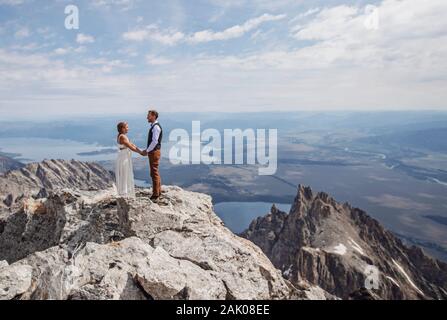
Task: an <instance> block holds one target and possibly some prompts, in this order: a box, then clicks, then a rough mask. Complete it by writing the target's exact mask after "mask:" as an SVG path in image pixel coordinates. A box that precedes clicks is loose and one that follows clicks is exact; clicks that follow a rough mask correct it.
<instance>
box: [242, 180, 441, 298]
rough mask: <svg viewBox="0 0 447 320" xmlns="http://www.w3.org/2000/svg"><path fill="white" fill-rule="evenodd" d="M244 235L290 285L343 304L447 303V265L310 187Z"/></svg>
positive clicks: (359, 211) (304, 188)
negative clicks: (317, 290) (303, 285)
mask: <svg viewBox="0 0 447 320" xmlns="http://www.w3.org/2000/svg"><path fill="white" fill-rule="evenodd" d="M242 236H243V237H245V238H247V239H249V240H251V241H253V242H254V243H255V244H257V245H258V246H259V247H261V248H262V250H263V251H264V253H266V255H267V256H268V257H269V258H270V259H271V261H272V262H273V264H274V265H275V266H276V267H278V268H280V269H281V270H282V271H283V273H284V276H285V277H286V278H287V279H289V280H290V281H291V282H292V283H295V284H296V283H299V282H300V281H303V280H306V281H308V282H310V283H312V284H314V285H317V286H320V287H321V288H323V289H325V290H326V291H328V292H329V293H331V294H334V295H336V296H338V297H341V298H343V299H349V298H352V299H357V298H361V297H364V298H368V299H369V298H371V299H373V298H374V299H376V298H377V299H446V298H447V264H445V263H443V262H441V261H438V260H435V259H432V258H430V257H428V256H426V255H425V254H424V253H423V252H422V250H421V249H420V248H417V247H412V248H408V247H406V246H405V245H403V243H402V242H401V241H400V240H399V239H398V238H396V237H395V236H394V235H393V234H392V233H390V232H388V231H386V230H385V229H384V228H383V227H382V226H381V225H380V224H379V223H378V222H377V221H376V220H374V219H372V218H371V217H369V216H368V215H367V214H366V213H365V212H363V211H362V210H360V209H357V208H352V207H351V206H350V205H349V204H347V203H345V204H340V203H337V202H336V201H335V200H334V199H333V198H331V197H329V196H328V195H327V194H325V193H323V192H320V193H317V194H314V192H313V191H312V190H311V189H310V188H308V187H303V186H300V188H299V192H298V196H297V197H296V199H295V202H294V204H293V206H292V208H291V211H290V213H289V214H286V213H284V212H281V211H279V210H277V209H276V208H275V207H273V208H272V211H271V213H270V214H269V215H267V216H265V217H261V218H258V219H256V220H255V221H253V222H252V224H251V225H250V227H249V229H248V230H246V231H245V232H244V233H243V234H242ZM376 268H377V269H376ZM376 270H377V271H378V273H377V272H376ZM376 275H377V278H376ZM366 286H367V287H369V288H368V289H370V290H365V289H364V287H366ZM362 288H363V289H362Z"/></svg>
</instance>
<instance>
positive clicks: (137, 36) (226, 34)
mask: <svg viewBox="0 0 447 320" xmlns="http://www.w3.org/2000/svg"><path fill="white" fill-rule="evenodd" d="M285 17H286V16H285V15H283V14H281V15H270V14H263V15H261V16H259V17H257V18H253V19H250V20H248V21H246V22H245V23H244V24H242V25H235V26H232V27H230V28H227V29H225V30H223V31H213V30H202V31H198V32H195V33H193V34H191V35H185V34H184V33H183V32H180V31H177V30H160V29H159V28H158V26H156V25H149V26H147V27H145V28H144V29H137V30H133V31H129V32H126V33H124V34H123V38H124V39H125V40H130V41H137V42H141V41H144V40H152V41H156V42H159V43H162V44H165V45H175V44H177V43H179V42H188V43H201V42H210V41H218V40H221V41H223V40H229V39H235V38H240V37H242V36H243V35H244V34H246V33H247V32H250V31H252V30H255V29H256V28H257V27H259V26H260V25H261V24H263V23H265V22H269V21H278V20H282V19H284V18H285Z"/></svg>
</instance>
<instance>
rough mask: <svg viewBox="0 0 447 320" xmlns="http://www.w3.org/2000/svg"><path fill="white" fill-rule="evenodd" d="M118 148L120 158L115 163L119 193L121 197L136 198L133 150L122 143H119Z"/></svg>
mask: <svg viewBox="0 0 447 320" xmlns="http://www.w3.org/2000/svg"><path fill="white" fill-rule="evenodd" d="M118 149H119V151H118V158H117V159H116V165H115V176H116V189H117V192H118V195H119V196H121V197H128V198H135V181H134V177H133V165H132V151H131V150H130V149H129V148H127V147H126V146H125V145H122V144H118Z"/></svg>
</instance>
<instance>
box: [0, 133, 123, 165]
mask: <svg viewBox="0 0 447 320" xmlns="http://www.w3.org/2000/svg"><path fill="white" fill-rule="evenodd" d="M111 148H113V147H104V146H100V145H98V144H89V143H83V142H77V141H72V140H56V139H45V138H0V151H2V152H8V153H17V154H20V156H18V157H17V159H18V160H20V161H22V162H24V163H28V162H39V161H42V160H45V159H62V160H71V159H76V160H81V161H100V160H114V159H116V154H113V153H112V154H98V155H92V156H80V155H78V153H83V152H93V151H101V150H105V149H111ZM117 152H118V150H117Z"/></svg>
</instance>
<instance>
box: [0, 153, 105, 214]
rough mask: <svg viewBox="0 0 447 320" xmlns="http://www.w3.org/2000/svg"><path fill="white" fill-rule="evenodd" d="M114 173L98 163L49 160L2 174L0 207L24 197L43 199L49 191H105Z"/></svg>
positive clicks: (12, 203) (0, 178)
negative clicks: (63, 189) (68, 189)
mask: <svg viewBox="0 0 447 320" xmlns="http://www.w3.org/2000/svg"><path fill="white" fill-rule="evenodd" d="M113 183H114V176H113V174H112V173H111V172H109V171H107V170H105V169H104V168H102V167H101V166H100V165H98V164H96V163H85V162H79V161H75V160H71V161H64V160H46V161H43V162H41V163H33V164H29V165H27V166H25V167H23V168H21V169H19V170H14V171H9V172H7V173H5V174H4V175H0V210H2V209H3V210H5V209H6V208H10V207H14V206H15V205H17V206H20V205H21V203H20V201H21V200H22V199H23V198H27V197H31V196H32V197H34V198H44V197H46V195H47V194H48V191H49V190H53V191H54V190H57V189H62V188H70V189H73V190H76V189H80V190H102V189H106V188H109V187H111V186H112V185H113Z"/></svg>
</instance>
